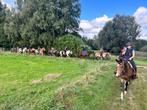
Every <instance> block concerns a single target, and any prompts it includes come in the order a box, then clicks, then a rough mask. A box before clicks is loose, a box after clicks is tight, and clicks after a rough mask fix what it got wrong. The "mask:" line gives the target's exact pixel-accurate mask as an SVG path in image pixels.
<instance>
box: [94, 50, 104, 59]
mask: <svg viewBox="0 0 147 110" xmlns="http://www.w3.org/2000/svg"><path fill="white" fill-rule="evenodd" d="M95 58H96V59H101V60H102V59H103V57H102V54H101V53H100V52H96V53H95Z"/></svg>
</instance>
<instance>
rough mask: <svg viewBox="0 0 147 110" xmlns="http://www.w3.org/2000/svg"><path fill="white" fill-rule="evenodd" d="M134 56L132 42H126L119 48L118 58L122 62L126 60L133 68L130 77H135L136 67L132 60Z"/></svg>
mask: <svg viewBox="0 0 147 110" xmlns="http://www.w3.org/2000/svg"><path fill="white" fill-rule="evenodd" d="M134 57H135V49H134V48H133V45H132V43H130V42H128V43H127V44H126V46H125V47H123V48H122V49H121V52H120V55H119V59H121V60H123V61H124V62H128V63H129V64H130V66H131V68H132V69H133V71H134V72H133V76H132V79H136V78H137V67H136V64H135V62H134Z"/></svg>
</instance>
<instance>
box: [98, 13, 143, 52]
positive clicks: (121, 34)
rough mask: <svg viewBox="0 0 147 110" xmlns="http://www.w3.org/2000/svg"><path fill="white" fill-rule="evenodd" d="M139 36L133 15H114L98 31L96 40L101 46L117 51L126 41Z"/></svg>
mask: <svg viewBox="0 0 147 110" xmlns="http://www.w3.org/2000/svg"><path fill="white" fill-rule="evenodd" d="M139 36H140V26H139V25H138V24H137V23H136V22H135V18H134V17H132V16H120V15H116V16H115V17H114V18H113V20H112V21H108V22H107V23H106V25H105V26H104V27H103V30H102V31H100V33H99V34H98V39H99V40H98V41H99V45H100V47H101V48H104V49H106V50H107V51H111V52H113V53H118V52H119V49H120V48H121V47H123V46H125V44H126V43H127V42H135V41H136V38H137V37H139Z"/></svg>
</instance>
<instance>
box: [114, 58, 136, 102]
mask: <svg viewBox="0 0 147 110" xmlns="http://www.w3.org/2000/svg"><path fill="white" fill-rule="evenodd" d="M116 62H117V66H116V73H115V75H116V77H119V78H120V82H121V100H123V99H124V95H126V94H127V89H128V84H129V82H130V81H131V80H132V78H133V75H134V72H135V71H134V69H133V68H132V66H131V64H130V62H129V61H125V60H123V59H122V58H118V59H116Z"/></svg>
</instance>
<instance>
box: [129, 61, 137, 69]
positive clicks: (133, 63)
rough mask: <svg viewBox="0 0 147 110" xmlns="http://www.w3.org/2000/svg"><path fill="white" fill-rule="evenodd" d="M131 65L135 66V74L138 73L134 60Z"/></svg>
mask: <svg viewBox="0 0 147 110" xmlns="http://www.w3.org/2000/svg"><path fill="white" fill-rule="evenodd" d="M130 63H131V65H132V66H133V68H134V70H135V72H137V67H136V64H135V62H134V61H133V60H130Z"/></svg>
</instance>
